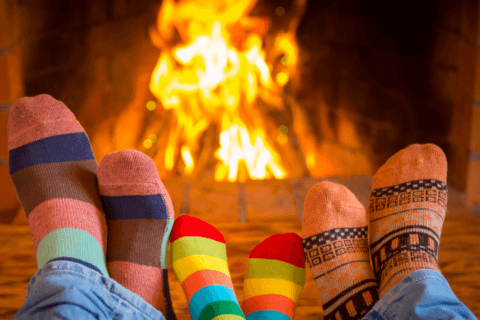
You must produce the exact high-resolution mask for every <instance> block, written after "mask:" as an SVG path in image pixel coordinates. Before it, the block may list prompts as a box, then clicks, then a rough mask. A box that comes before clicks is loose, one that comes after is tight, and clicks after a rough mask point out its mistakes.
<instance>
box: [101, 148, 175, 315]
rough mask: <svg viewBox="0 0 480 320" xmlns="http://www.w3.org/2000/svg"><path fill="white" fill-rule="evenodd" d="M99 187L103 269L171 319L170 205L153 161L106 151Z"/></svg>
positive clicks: (136, 154)
mask: <svg viewBox="0 0 480 320" xmlns="http://www.w3.org/2000/svg"><path fill="white" fill-rule="evenodd" d="M98 185H99V191H100V195H101V199H102V202H103V206H104V208H105V214H106V216H107V224H108V251H107V267H108V272H109V273H110V275H111V277H112V278H113V279H114V280H115V281H117V282H118V283H120V284H121V285H122V286H124V287H125V288H127V289H129V290H130V291H132V292H134V293H136V294H138V295H139V296H141V297H142V298H143V299H144V300H145V301H146V302H148V303H150V304H151V305H152V306H153V307H154V308H156V309H158V310H160V311H161V312H162V313H163V314H164V316H165V318H167V319H168V320H170V319H176V317H175V313H174V311H173V307H172V301H171V298H170V288H169V284H168V267H167V258H168V256H167V250H168V238H169V236H170V232H171V230H172V225H173V219H174V213H173V205H172V200H171V199H170V195H169V194H168V192H167V190H166V189H165V186H164V185H163V183H162V181H161V180H160V177H159V176H158V172H157V167H156V166H155V163H154V162H153V160H152V159H150V158H149V157H148V156H147V155H145V154H143V153H141V152H140V151H136V150H123V151H118V152H111V153H109V154H107V155H106V156H105V157H104V158H103V159H102V161H101V162H100V165H99V167H98Z"/></svg>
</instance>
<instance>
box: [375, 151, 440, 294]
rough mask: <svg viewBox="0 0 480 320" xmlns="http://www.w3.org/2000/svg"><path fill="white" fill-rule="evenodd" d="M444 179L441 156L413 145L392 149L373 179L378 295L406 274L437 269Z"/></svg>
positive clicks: (438, 269) (385, 292) (437, 152)
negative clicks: (391, 154) (391, 153)
mask: <svg viewBox="0 0 480 320" xmlns="http://www.w3.org/2000/svg"><path fill="white" fill-rule="evenodd" d="M446 178H447V159H446V157H445V154H444V153H443V151H442V149H440V148H439V147H437V146H436V145H434V144H424V145H419V144H414V145H411V146H409V147H407V148H405V149H403V150H401V151H399V152H397V153H396V154H394V155H393V156H392V157H391V158H390V159H388V161H387V162H386V163H385V164H384V165H383V166H382V167H381V168H380V169H378V171H377V173H376V174H375V176H374V177H373V185H372V193H371V196H370V202H369V206H368V211H369V219H370V225H371V227H372V233H371V239H370V242H371V244H370V250H371V252H372V262H373V269H374V272H375V275H376V277H377V279H378V281H379V283H380V288H379V296H380V299H381V298H383V296H385V294H387V292H388V291H390V289H392V288H393V287H394V286H395V285H396V284H397V283H399V282H400V281H401V280H402V279H403V278H405V277H406V276H407V275H409V274H410V273H413V272H415V271H418V270H421V269H433V270H436V271H438V272H440V268H439V266H438V262H437V254H438V246H439V244H440V234H441V232H442V226H443V221H444V220H445V210H446V205H447V186H446V184H445V182H446Z"/></svg>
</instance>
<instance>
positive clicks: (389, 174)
mask: <svg viewBox="0 0 480 320" xmlns="http://www.w3.org/2000/svg"><path fill="white" fill-rule="evenodd" d="M446 169H447V157H446V156H445V153H444V152H443V150H442V149H441V148H440V147H438V146H436V145H434V144H431V143H428V144H412V145H410V146H408V147H406V148H405V149H402V150H400V151H399V152H397V153H395V154H394V155H393V156H391V157H390V158H389V159H388V160H387V162H385V164H384V165H383V166H381V167H380V169H378V171H377V173H376V174H375V176H374V179H373V184H372V189H377V188H382V187H385V186H391V185H396V184H401V183H404V182H407V181H412V180H421V179H435V180H440V181H443V182H446V181H447V180H446V179H447V172H446ZM386 180H388V182H387V181H386ZM385 183H387V184H385Z"/></svg>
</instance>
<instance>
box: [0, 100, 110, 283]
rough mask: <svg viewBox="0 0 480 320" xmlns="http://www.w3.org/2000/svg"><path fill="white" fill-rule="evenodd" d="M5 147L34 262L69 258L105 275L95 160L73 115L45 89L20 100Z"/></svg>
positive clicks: (104, 243) (103, 224)
mask: <svg viewBox="0 0 480 320" xmlns="http://www.w3.org/2000/svg"><path fill="white" fill-rule="evenodd" d="M8 149H9V169H10V175H11V176H12V181H13V184H14V185H15V189H16V191H17V195H18V197H19V199H20V202H21V204H22V206H23V208H24V209H25V213H26V215H27V218H28V224H29V226H30V230H31V233H32V240H33V246H34V249H35V253H36V257H37V264H38V268H42V267H43V266H44V265H45V264H46V263H47V262H49V261H52V260H59V259H63V260H71V261H75V262H77V263H81V264H83V265H85V266H88V267H90V268H92V269H95V270H97V271H100V272H101V273H102V274H103V275H104V276H107V277H108V272H107V269H106V266H105V253H106V246H107V226H106V221H105V216H104V213H103V208H102V203H101V201H100V197H99V195H98V189H97V176H96V172H97V161H96V160H95V157H94V156H93V152H92V149H91V146H90V141H89V140H88V137H87V135H86V133H85V130H84V129H83V127H82V126H81V125H80V123H79V122H78V121H77V120H76V118H75V115H74V114H73V113H72V112H71V111H70V110H69V109H68V108H67V106H65V104H63V103H62V102H61V101H58V100H56V99H54V98H53V97H51V96H49V95H47V94H41V95H38V96H35V97H25V98H22V99H20V100H18V101H17V102H16V103H15V104H14V105H13V106H12V109H11V111H10V115H9V119H8Z"/></svg>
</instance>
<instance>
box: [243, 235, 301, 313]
mask: <svg viewBox="0 0 480 320" xmlns="http://www.w3.org/2000/svg"><path fill="white" fill-rule="evenodd" d="M304 284H305V262H304V261H303V254H302V238H300V237H299V236H298V235H296V234H295V233H285V234H276V235H274V236H271V237H269V238H267V239H265V240H263V242H262V243H260V244H259V245H257V246H256V247H255V248H254V249H253V250H252V252H251V253H250V257H249V259H248V268H247V274H246V276H245V285H244V289H243V290H244V291H243V293H244V296H243V303H242V309H243V312H244V313H245V315H246V316H247V320H259V319H265V320H267V319H278V320H280V319H284V320H289V319H290V320H293V317H294V314H295V305H296V303H297V300H298V297H299V296H300V293H302V289H303V285H304Z"/></svg>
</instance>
